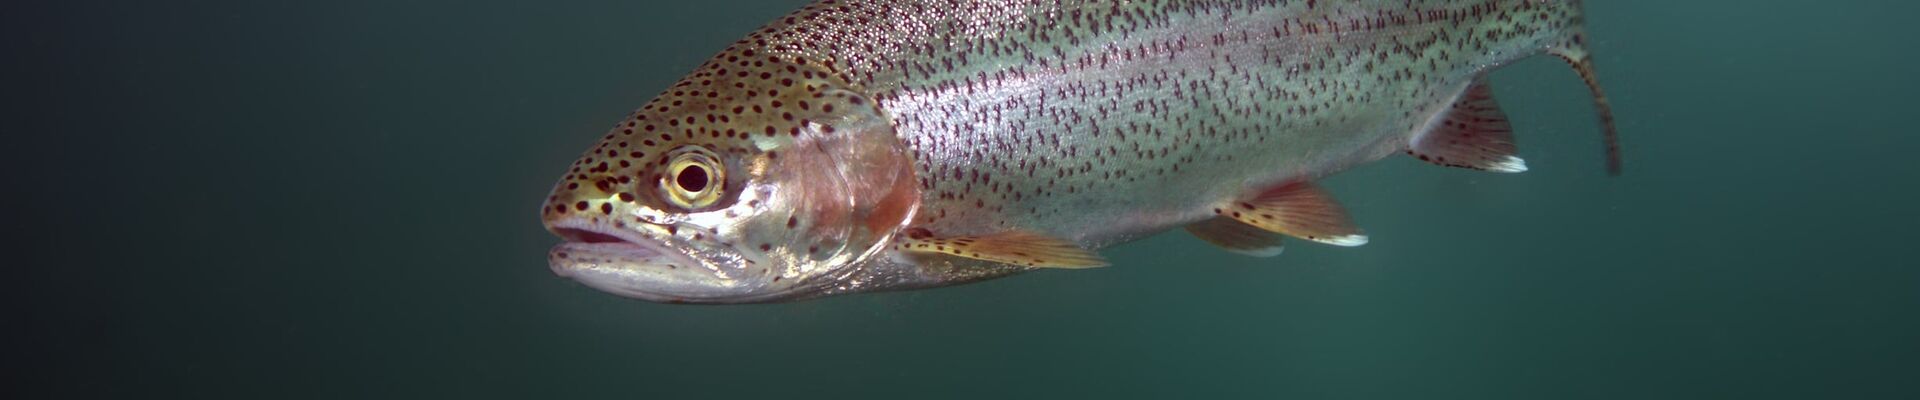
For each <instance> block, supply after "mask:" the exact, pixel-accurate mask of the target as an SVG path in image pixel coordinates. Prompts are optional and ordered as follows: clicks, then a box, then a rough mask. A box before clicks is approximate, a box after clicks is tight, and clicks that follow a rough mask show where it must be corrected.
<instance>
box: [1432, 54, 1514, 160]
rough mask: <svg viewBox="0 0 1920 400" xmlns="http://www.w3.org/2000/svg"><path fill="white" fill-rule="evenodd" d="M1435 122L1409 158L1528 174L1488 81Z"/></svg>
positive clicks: (1469, 91) (1476, 84)
mask: <svg viewBox="0 0 1920 400" xmlns="http://www.w3.org/2000/svg"><path fill="white" fill-rule="evenodd" d="M1435 118H1437V119H1439V120H1438V121H1436V122H1435V125H1434V126H1433V127H1432V128H1430V129H1428V130H1427V131H1426V132H1423V133H1421V134H1419V135H1416V136H1414V137H1413V140H1412V143H1411V146H1409V147H1410V148H1409V149H1408V150H1407V154H1411V155H1413V156H1414V157H1419V158H1420V160H1421V161H1426V162H1430V163H1434V164H1439V165H1445V166H1449V167H1460V168H1470V169H1477V170H1481V171H1493V172H1525V171H1526V170H1527V163H1526V161H1524V160H1521V159H1520V157H1515V156H1514V155H1513V154H1514V153H1515V152H1516V151H1518V148H1517V147H1515V146H1514V145H1513V125H1512V124H1511V123H1509V122H1508V121H1507V113H1506V112H1504V111H1501V110H1500V102H1498V101H1495V100H1494V99H1493V88H1492V87H1490V86H1488V85H1487V81H1486V78H1485V77H1482V78H1480V79H1476V80H1475V81H1474V82H1473V84H1471V85H1468V86H1467V91H1466V92H1465V93H1463V94H1461V95H1460V99H1459V100H1455V101H1454V102H1453V105H1452V106H1450V107H1448V108H1447V110H1446V111H1443V112H1442V113H1441V114H1440V115H1438V116H1436V117H1435Z"/></svg>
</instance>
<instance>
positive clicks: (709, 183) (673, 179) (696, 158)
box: [660, 146, 726, 210]
mask: <svg viewBox="0 0 1920 400" xmlns="http://www.w3.org/2000/svg"><path fill="white" fill-rule="evenodd" d="M725 184H726V170H725V169H724V167H722V166H721V165H720V162H719V161H718V160H717V159H716V157H715V156H714V155H713V152H711V151H708V150H707V149H706V148H703V147H699V146H687V147H683V148H680V149H678V150H676V151H674V154H673V158H672V159H671V160H670V161H669V162H668V163H667V173H666V175H665V176H662V177H661V180H660V186H661V187H662V188H663V189H665V191H666V192H667V196H666V198H667V201H668V202H670V203H673V205H675V206H679V207H680V208H685V209H688V210H696V209H702V208H707V207H712V206H713V205H714V203H718V202H720V194H721V193H722V191H723V189H724V187H723V186H726V185H725Z"/></svg>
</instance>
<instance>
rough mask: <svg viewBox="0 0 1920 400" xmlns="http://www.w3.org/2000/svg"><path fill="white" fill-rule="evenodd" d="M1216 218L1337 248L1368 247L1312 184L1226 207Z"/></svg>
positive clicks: (1287, 187)
mask: <svg viewBox="0 0 1920 400" xmlns="http://www.w3.org/2000/svg"><path fill="white" fill-rule="evenodd" d="M1213 212H1214V214H1219V215H1220V216H1221V217H1226V218H1231V219H1234V220H1237V221H1240V222H1244V223H1246V224H1247V225H1253V226H1255V227H1259V228H1260V229H1265V230H1268V231H1272V232H1279V233H1281V234H1285V235H1287V236H1292V237H1297V238H1301V239H1306V240H1312V241H1315V242H1321V243H1326V244H1332V245H1338V246H1359V245H1363V244H1367V236H1366V235H1362V234H1360V228H1357V227H1354V225H1353V221H1352V220H1349V219H1348V218H1347V211H1346V210H1345V209H1343V208H1341V207H1340V204H1339V203H1335V202H1334V201H1333V197H1332V196H1328V195H1327V192H1326V191H1324V190H1321V189H1320V187H1319V186H1314V185H1313V183H1311V182H1306V181H1298V182H1294V183H1288V184H1285V185H1281V186H1280V187H1276V188H1273V189H1270V190H1267V191H1266V192H1262V193H1260V194H1259V195H1257V196H1254V197H1253V198H1251V199H1246V200H1242V201H1238V202H1234V203H1231V204H1224V205H1221V206H1219V207H1215V208H1214V209H1213Z"/></svg>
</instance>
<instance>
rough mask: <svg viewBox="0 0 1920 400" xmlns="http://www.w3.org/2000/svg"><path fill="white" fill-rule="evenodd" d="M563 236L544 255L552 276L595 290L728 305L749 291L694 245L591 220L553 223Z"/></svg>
mask: <svg viewBox="0 0 1920 400" xmlns="http://www.w3.org/2000/svg"><path fill="white" fill-rule="evenodd" d="M548 230H549V231H552V232H553V234H554V235H556V236H559V237H560V238H561V239H564V240H565V242H561V243H560V244H558V245H555V246H553V249H552V250H551V251H549V252H548V254H547V263H548V266H549V267H551V268H552V269H553V273H554V274H555V275H559V276H562V277H566V278H569V279H573V280H574V281H577V282H580V283H581V284H584V285H587V286H588V287H592V288H594V289H598V290H600V291H604V292H608V293H613V294H616V295H620V296H625V297H631V298H636V299H641V300H648V301H656V302H664V303H728V302H733V301H730V299H736V298H739V297H741V296H742V295H746V294H750V293H752V292H753V289H754V287H752V286H753V285H750V284H749V282H746V281H743V280H741V279H738V277H735V276H733V275H735V274H734V273H732V272H731V270H732V269H734V268H728V267H726V266H723V265H721V264H720V263H716V262H710V261H707V260H704V259H703V258H702V257H695V256H694V254H695V253H698V252H700V249H699V247H701V246H698V244H694V243H684V242H683V241H680V240H675V239H672V238H668V239H659V238H653V237H649V236H647V235H642V234H640V233H637V232H631V231H626V230H617V229H606V228H603V227H599V226H595V225H592V224H583V223H568V222H560V223H555V224H553V225H551V226H549V227H548Z"/></svg>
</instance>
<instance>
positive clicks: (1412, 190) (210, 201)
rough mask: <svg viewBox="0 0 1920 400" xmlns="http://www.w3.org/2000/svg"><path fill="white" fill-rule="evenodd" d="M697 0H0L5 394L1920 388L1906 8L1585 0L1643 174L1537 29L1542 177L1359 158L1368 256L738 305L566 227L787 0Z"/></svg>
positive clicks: (1136, 269)
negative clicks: (562, 192)
mask: <svg viewBox="0 0 1920 400" xmlns="http://www.w3.org/2000/svg"><path fill="white" fill-rule="evenodd" d="M668 3H680V2H650V1H599V2H566V3H561V4H539V3H536V2H501V1H477V2H454V1H326V2H319V1H315V2H306V3H303V4H299V3H295V4H288V3H282V2H260V1H196V2H156V1H63V2H53V1H40V0H29V1H25V2H14V3H9V4H8V5H7V6H4V7H0V8H4V9H5V12H4V13H0V33H4V36H3V37H0V43H4V45H5V48H4V50H5V53H0V54H4V59H5V60H4V61H0V70H4V71H6V72H7V73H6V74H4V77H0V79H3V81H0V82H4V86H0V90H3V91H4V93H5V94H4V97H3V98H5V99H6V101H7V102H8V104H7V107H5V111H4V118H0V132H3V133H4V135H5V138H6V141H5V142H6V145H5V146H4V148H5V157H4V159H5V160H6V163H7V165H8V167H9V168H7V170H9V171H8V176H9V177H8V181H7V182H6V183H7V185H6V186H7V187H8V193H9V196H7V197H8V201H7V202H8V203H9V204H11V205H10V206H9V207H8V208H9V209H10V211H9V212H8V214H7V215H8V217H7V219H8V220H9V221H10V223H9V225H10V226H12V227H14V228H15V229H14V231H15V233H14V235H10V236H12V238H11V239H8V240H7V243H8V249H9V253H10V254H9V256H8V257H6V259H8V260H11V261H10V262H8V263H7V264H6V265H7V267H6V268H5V271H6V272H5V273H6V278H5V280H4V282H5V284H6V286H7V289H6V290H5V299H6V302H5V303H4V304H5V314H4V315H5V320H4V321H5V322H4V328H0V332H5V333H6V335H7V336H8V337H9V339H8V340H7V345H6V346H5V347H3V348H4V353H0V359H4V360H5V361H4V362H5V363H6V364H7V368H6V370H7V371H10V372H8V373H6V377H5V378H4V379H5V380H6V383H5V384H4V385H0V392H4V393H0V394H4V396H0V397H6V398H78V397H96V396H99V397H119V398H129V397H149V396H152V397H182V398H216V397H239V398H281V397H295V398H306V397H322V398H364V397H400V396H416V395H427V396H433V397H454V396H459V397H501V398H577V397H600V398H606V397H615V398H767V397H772V396H778V397H781V398H816V397H817V398H919V397H988V396H990V395H991V396H994V397H998V396H997V395H1008V394H1012V395H1020V396H1031V397H1041V396H1046V397H1060V396H1072V397H1095V396H1098V397H1102V398H1115V397H1124V398H1137V397H1141V398H1221V397H1253V398H1471V399H1488V398H1524V399H1551V398H1592V399H1617V398H1768V397H1771V398H1849V399H1851V398H1915V397H1916V396H1920V383H1916V380H1920V268H1916V267H1915V262H1914V261H1913V259H1914V256H1913V252H1912V249H1913V248H1914V245H1913V244H1912V243H1910V242H1912V241H1913V239H1915V238H1916V235H1915V234H1913V233H1912V232H1911V231H1910V230H1909V229H1911V228H1912V227H1913V226H1914V225H1915V224H1914V222H1916V219H1915V217H1914V215H1913V212H1912V211H1911V208H1912V207H1913V206H1914V205H1915V204H1920V191H1916V187H1915V182H1920V162H1915V161H1914V160H1913V158H1912V154H1913V153H1914V152H1915V151H1916V149H1920V135H1916V134H1915V132H1914V129H1913V127H1912V124H1911V122H1912V121H1913V117H1914V116H1915V115H1916V111H1915V109H1916V106H1920V102H1917V101H1916V100H1915V97H1914V94H1915V93H1920V82H1916V79H1915V78H1914V76H1913V75H1912V74H1911V71H1912V70H1913V68H1914V67H1913V66H1914V65H1915V64H1916V61H1920V60H1916V56H1915V54H1916V52H1914V51H1912V49H1913V47H1912V46H1913V44H1912V43H1913V40H1912V39H1913V33H1912V29H1911V26H1910V25H1911V24H1912V21H1911V20H1912V17H1913V16H1914V15H1920V5H1915V4H1920V3H1901V2H1883V1H1857V0H1856V1H1835V2H1819V3H1808V2H1788V1H1732V0H1699V1H1650V0H1622V1H1589V2H1588V3H1589V4H1588V8H1589V12H1590V18H1591V20H1592V21H1591V24H1592V26H1591V30H1592V36H1593V37H1594V38H1596V42H1595V46H1596V47H1595V52H1596V54H1598V57H1599V58H1598V60H1599V62H1600V67H1601V71H1600V72H1601V75H1602V79H1603V80H1604V81H1605V82H1606V84H1607V85H1608V87H1609V89H1610V90H1611V92H1612V94H1613V96H1614V99H1613V100H1614V103H1615V104H1616V105H1617V107H1618V111H1619V115H1620V121H1621V129H1622V131H1623V132H1624V134H1625V135H1626V136H1625V140H1626V142H1625V143H1626V151H1627V153H1626V154H1627V171H1628V173H1627V175H1626V176H1624V177H1620V178H1606V177H1605V176H1604V174H1602V172H1601V169H1602V164H1601V160H1600V157H1599V154H1600V151H1599V143H1598V140H1597V134H1596V133H1595V131H1596V128H1595V127H1594V123H1593V118H1592V115H1591V113H1590V110H1589V107H1588V103H1587V101H1586V95H1585V92H1584V88H1583V87H1582V86H1581V85H1580V84H1579V82H1578V80H1577V79H1575V78H1574V76H1573V74H1572V73H1571V72H1568V71H1566V70H1565V69H1564V68H1563V67H1562V66H1561V65H1560V64H1559V63H1558V62H1557V61H1551V60H1547V59H1536V60H1532V61H1529V62H1524V63H1521V64H1519V65H1516V66H1514V67H1512V68H1509V69H1507V70H1504V71H1501V72H1499V73H1497V74H1495V75H1494V79H1495V82H1496V85H1497V87H1498V88H1499V94H1500V96H1501V97H1502V99H1503V102H1504V103H1505V104H1506V105H1507V109H1508V112H1509V113H1510V114H1511V115H1513V116H1514V118H1515V120H1516V121H1515V124H1516V130H1518V131H1519V132H1520V135H1521V136H1520V141H1521V145H1522V149H1523V150H1522V155H1524V156H1526V157H1527V159H1528V161H1529V162H1530V164H1531V165H1532V166H1533V168H1534V170H1533V171H1532V172H1528V173H1526V174H1520V175H1499V174H1485V173H1476V172H1472V171H1465V170H1455V169H1446V168H1439V167H1432V166H1428V165H1424V164H1421V163H1418V162H1416V161H1411V160H1406V159H1399V158H1396V159H1391V160H1388V161H1385V162H1381V163H1378V164H1374V165H1370V166H1367V167H1365V168H1362V169H1359V170H1356V171H1353V172H1350V173H1346V174H1343V175H1340V176H1338V177H1336V178H1334V179H1332V180H1331V181H1330V182H1329V183H1328V186H1329V187H1330V188H1331V189H1332V190H1333V191H1334V192H1335V193H1337V194H1338V195H1339V196H1340V197H1341V198H1342V199H1344V200H1345V202H1346V203H1347V204H1348V206H1349V208H1351V211H1352V212H1353V213H1354V214H1355V216H1356V218H1357V219H1358V221H1359V222H1360V223H1361V224H1362V225H1363V226H1364V227H1366V228H1367V229H1368V231H1369V233H1370V234H1372V236H1373V239H1374V242H1373V243H1372V244H1370V245H1367V246H1365V247H1362V248H1358V249H1344V248H1333V247H1327V246H1313V245H1305V244H1302V245H1296V246H1293V248H1291V249H1290V250H1289V251H1288V253H1287V254H1286V255H1284V256H1282V257H1280V258H1276V259H1247V258H1239V257H1235V256H1231V255H1228V254H1227V253H1225V252H1221V251H1218V250H1215V249H1212V248H1209V247H1207V246H1206V245H1204V244H1202V243H1200V242H1198V241H1197V240H1194V239H1191V238H1189V237H1185V236H1183V235H1164V236H1162V237H1158V238H1154V239H1151V240H1147V241H1144V242H1139V243H1135V244H1131V245H1127V246H1123V247H1120V248H1117V249H1112V250H1109V251H1107V252H1106V254H1107V255H1108V257H1109V258H1111V259H1114V260H1117V261H1118V262H1117V265H1115V266H1113V267H1111V268H1105V269H1100V270H1091V271H1071V272H1066V271H1051V272H1041V273H1033V274H1027V275H1023V276H1017V277H1013V278H1008V279H1003V280H997V281H992V282H988V283H983V284H977V285H970V286H963V287H955V288H947V289H938V290H929V291H919V292H906V293H890V294H877V295H858V296H849V297H838V298H830V299H825V300H818V301H810V302H802V303H794V304H778V305H758V306H733V307H693V306H669V305H658V304H651V303H644V302H639V301H632V300H625V299H622V298H618V297H614V296H610V295H606V294H602V293H600V292H597V291H593V290H590V289H587V288H584V287H582V286H579V285H577V284H574V283H572V282H570V281H567V280H564V279H561V278H558V277H555V276H554V275H553V274H552V273H550V272H549V271H548V270H547V267H546V265H545V262H544V258H543V257H544V251H545V249H546V248H547V247H548V246H550V245H551V244H552V243H554V242H555V239H553V238H551V237H550V236H549V235H548V234H547V233H546V232H544V231H542V230H541V229H540V226H539V223H538V221H537V218H536V208H537V207H538V206H539V201H540V200H541V199H542V197H543V196H544V195H545V192H546V190H547V189H548V188H549V185H551V184H552V182H553V180H554V179H555V178H556V177H557V175H558V174H559V173H560V172H562V169H563V167H564V166H565V165H567V163H568V162H570V161H571V160H572V158H573V156H575V155H576V154H578V152H579V151H581V150H582V149H584V148H585V147H586V146H588V145H589V144H590V143H591V141H592V140H594V139H595V138H596V137H597V136H598V135H599V134H600V133H601V132H602V129H604V128H605V127H606V126H607V124H609V123H611V122H612V121H614V120H616V119H618V118H620V117H621V116H623V115H625V113H626V112H628V111H630V110H631V109H633V108H634V107H637V106H638V105H640V104H641V103H643V102H644V101H646V100H647V99H648V98H649V97H650V96H652V95H653V94H655V93H657V92H658V90H660V89H662V88H664V87H665V86H666V85H667V84H669V83H671V82H672V81H673V80H675V79H677V78H678V77H679V76H680V75H681V74H682V73H683V72H685V71H687V70H689V69H691V68H692V67H693V66H695V65H696V64H697V63H699V62H700V61H701V60H703V59H704V58H705V57H706V56H708V55H710V54H712V52H713V51H716V50H718V49H719V48H721V47H723V46H724V45H725V44H727V43H729V42H731V41H733V40H734V39H736V38H738V37H739V36H740V35H742V34H744V33H745V32H747V31H748V30H751V29H753V28H754V27H756V26H758V25H759V24H760V23H761V22H764V21H766V20H769V19H771V18H773V17H776V16H778V15H780V14H783V13H785V12H786V11H787V10H789V9H791V8H794V7H796V6H797V5H798V4H799V3H800V2H799V1H765V2H754V1H742V0H727V1H705V2H685V3H687V4H684V5H678V4H668ZM694 3H700V5H695V4H694ZM1896 4H1897V5H1896Z"/></svg>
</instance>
